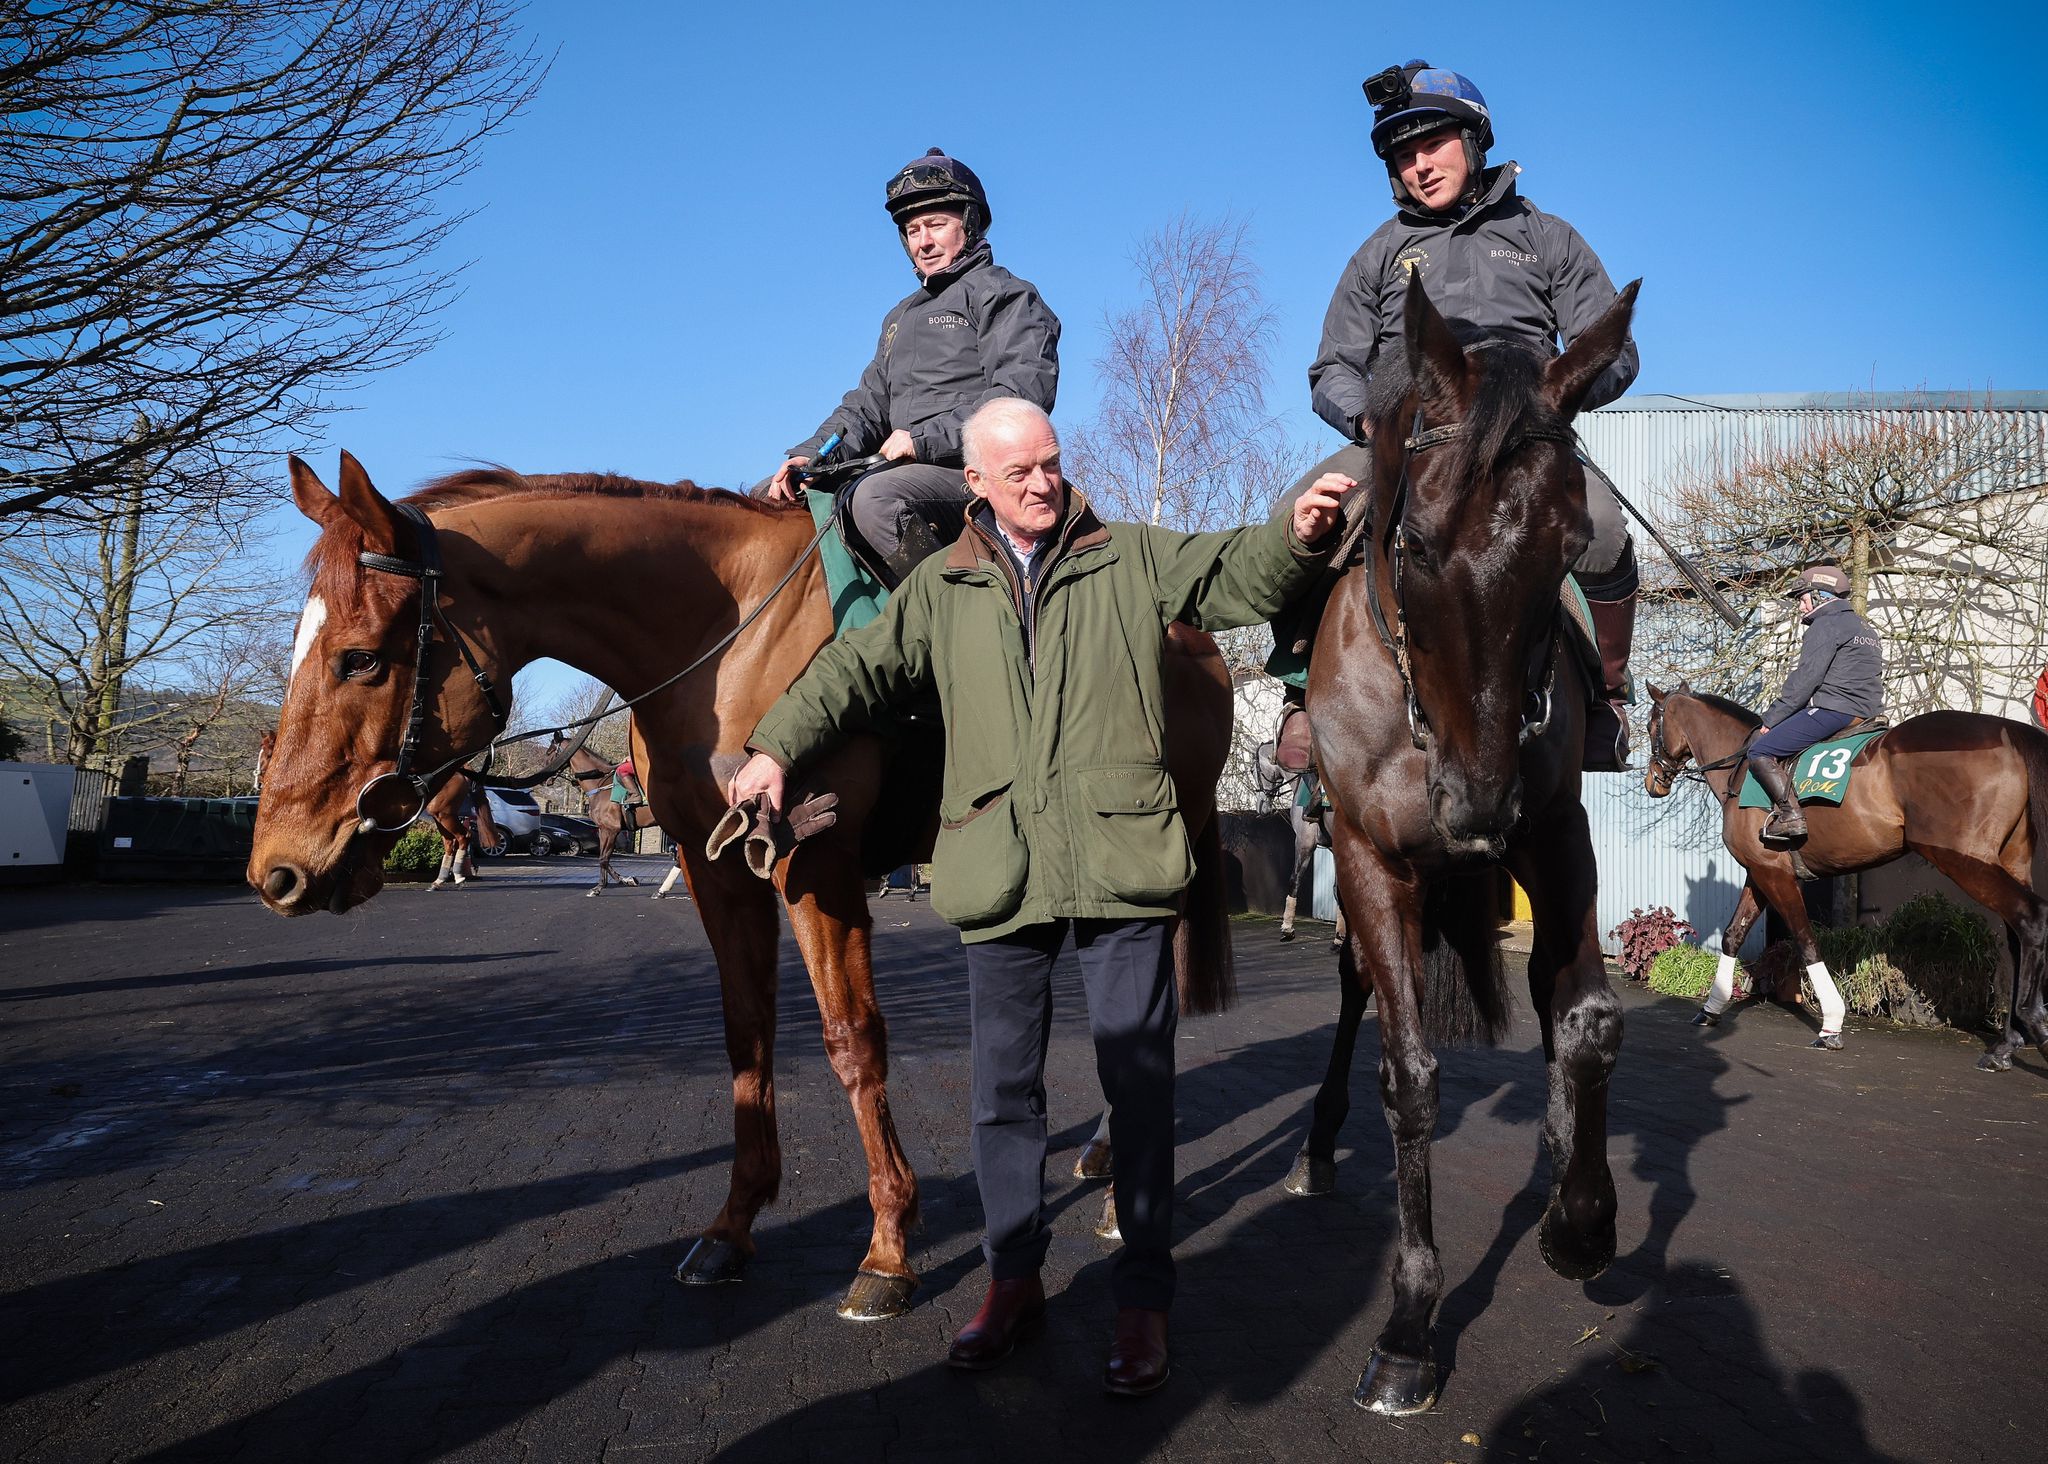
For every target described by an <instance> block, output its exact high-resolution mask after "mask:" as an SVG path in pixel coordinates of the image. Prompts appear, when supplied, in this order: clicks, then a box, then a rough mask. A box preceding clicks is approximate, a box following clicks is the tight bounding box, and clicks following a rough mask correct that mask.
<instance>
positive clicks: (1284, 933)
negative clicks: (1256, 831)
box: [1253, 742, 1346, 951]
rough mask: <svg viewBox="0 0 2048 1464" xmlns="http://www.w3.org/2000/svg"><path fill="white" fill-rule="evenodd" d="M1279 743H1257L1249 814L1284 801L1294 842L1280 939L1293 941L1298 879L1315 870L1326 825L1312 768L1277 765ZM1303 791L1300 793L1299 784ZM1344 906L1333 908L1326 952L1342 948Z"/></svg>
mask: <svg viewBox="0 0 2048 1464" xmlns="http://www.w3.org/2000/svg"><path fill="white" fill-rule="evenodd" d="M1278 750H1279V744H1277V743H1274V742H1261V743H1260V744H1259V747H1258V751H1257V753H1256V754H1255V755H1254V761H1255V763H1256V766H1257V772H1256V774H1255V777H1256V779H1257V782H1258V793H1257V795H1256V798H1255V801H1254V805H1253V811H1254V812H1256V813H1260V814H1269V813H1273V812H1275V811H1276V810H1277V809H1278V808H1279V806H1280V800H1281V799H1282V798H1285V799H1286V800H1287V828H1288V832H1289V834H1290V836H1291V837H1292V838H1293V841H1294V864H1293V866H1292V868H1291V870H1290V872H1289V874H1288V877H1287V903H1286V904H1284V905H1283V906H1281V909H1280V939H1282V940H1293V939H1294V911H1295V906H1296V905H1297V904H1298V903H1299V899H1298V897H1299V895H1300V893H1301V882H1302V879H1303V878H1304V877H1305V876H1306V875H1307V874H1308V872H1309V871H1310V870H1311V869H1312V868H1314V867H1315V860H1316V850H1318V849H1327V848H1329V847H1330V825H1329V822H1328V820H1327V819H1325V818H1324V816H1323V812H1322V809H1321V804H1322V792H1323V788H1322V782H1321V780H1320V779H1319V778H1318V777H1317V776H1316V771H1315V769H1314V768H1312V767H1311V768H1303V769H1302V770H1301V771H1300V772H1298V773H1297V772H1294V771H1292V770H1291V769H1288V768H1285V767H1282V766H1281V765H1280V760H1279V757H1278V756H1277V753H1278ZM1304 783H1305V784H1306V785H1307V792H1306V793H1304V792H1303V791H1302V788H1303V784H1304ZM1345 939H1346V932H1345V929H1344V906H1343V905H1342V904H1341V903H1340V904H1339V905H1338V906H1337V924H1336V929H1334V930H1333V931H1331V933H1330V949H1331V950H1333V951H1341V950H1343V949H1344V941H1345Z"/></svg>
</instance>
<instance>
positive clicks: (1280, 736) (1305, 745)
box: [1273, 686, 1316, 773]
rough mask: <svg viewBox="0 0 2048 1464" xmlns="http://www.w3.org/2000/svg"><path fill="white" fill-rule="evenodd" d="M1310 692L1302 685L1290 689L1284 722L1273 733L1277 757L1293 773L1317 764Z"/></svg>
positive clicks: (1282, 716)
mask: <svg viewBox="0 0 2048 1464" xmlns="http://www.w3.org/2000/svg"><path fill="white" fill-rule="evenodd" d="M1307 697H1308V693H1307V692H1305V691H1302V690H1301V689H1300V688H1299V687H1293V686H1290V687H1288V688H1287V689H1286V693H1285V698H1286V699H1285V700H1284V701H1283V702H1282V703H1281V707H1280V725H1279V727H1278V728H1277V729H1276V730H1275V731H1274V733H1273V761H1274V762H1276V763H1278V764H1280V766H1281V767H1283V768H1285V769H1286V770H1287V771H1288V772H1290V773H1299V772H1303V771H1306V770H1307V769H1308V768H1310V767H1312V766H1314V764H1315V756H1316V754H1315V742H1314V740H1313V735H1312V733H1311V732H1310V730H1309V720H1308V707H1307V706H1306V705H1304V703H1305V702H1306V700H1307Z"/></svg>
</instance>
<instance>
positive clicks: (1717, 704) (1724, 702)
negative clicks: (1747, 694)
mask: <svg viewBox="0 0 2048 1464" xmlns="http://www.w3.org/2000/svg"><path fill="white" fill-rule="evenodd" d="M1685 694H1686V695H1687V696H1689V697H1691V698H1692V699H1693V700H1694V701H1696V702H1698V703H1700V704H1701V705H1702V706H1707V707H1711V708H1713V709H1714V710H1715V711H1717V712H1720V713H1721V714H1722V715H1723V716H1728V717H1733V718H1734V719H1735V720H1736V721H1738V722H1740V723H1741V724H1742V725H1743V726H1745V727H1757V726H1761V725H1762V724H1763V720H1764V719H1763V718H1762V717H1759V716H1758V715H1757V714H1756V713H1755V712H1752V711H1751V710H1750V709H1749V708H1748V707H1746V706H1744V705H1743V704H1742V703H1741V702H1739V701H1732V700H1730V699H1729V698H1727V697H1725V696H1716V695H1714V693H1712V692H1711V691H1690V690H1689V691H1687V692H1686V693H1685Z"/></svg>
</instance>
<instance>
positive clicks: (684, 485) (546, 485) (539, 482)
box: [306, 464, 800, 593]
mask: <svg viewBox="0 0 2048 1464" xmlns="http://www.w3.org/2000/svg"><path fill="white" fill-rule="evenodd" d="M512 497H518V498H526V499H540V498H581V497H597V498H642V499H648V500H651V501H656V502H667V503H704V504H713V505H717V506H719V507H723V508H731V509H736V510H739V511H740V512H743V513H756V514H764V515H771V516H776V517H780V516H783V515H786V514H789V513H793V512H798V511H800V510H798V509H796V508H794V507H792V506H790V505H786V504H777V503H769V502H767V501H766V500H764V499H759V498H750V497H748V496H747V495H746V494H744V493H735V492H733V491H732V490H731V489H728V488H706V487H703V486H702V485H700V484H697V483H693V482H691V481H690V480H689V479H688V478H683V479H681V480H679V481H677V482H674V483H649V482H644V481H642V480H641V479H638V478H627V477H624V476H622V475H620V474H618V473H535V474H527V473H518V472H514V471H513V470H512V469H510V468H506V467H499V466H496V465H495V464H493V465H486V466H480V467H474V468H463V469H461V470H460V471H458V472H453V473H444V474H443V475H442V476H440V477H438V478H433V479H430V480H428V481H427V482H426V483H423V484H421V485H420V487H418V488H417V489H415V490H414V491H413V492H411V493H409V494H407V495H406V496H405V497H404V498H403V499H402V500H400V501H401V502H404V503H410V504H412V505H414V506H415V507H417V508H419V509H420V510H422V511H423V512H426V513H432V512H433V511H434V510H436V509H441V508H459V507H463V506H466V505H468V504H473V503H488V502H491V501H493V500H495V499H500V498H512ZM362 548H363V535H362V530H361V529H359V528H357V527H356V525H355V524H354V523H353V522H351V521H347V520H337V522H336V523H335V524H334V525H333V526H332V527H330V528H329V530H328V531H327V532H326V533H323V534H322V535H321V536H320V537H319V539H318V540H316V541H315V542H314V544H313V548H312V549H311V551H310V552H308V553H307V555H306V570H307V572H308V574H310V575H311V577H312V579H313V587H314V591H315V592H316V593H320V592H321V586H322V584H323V583H324V582H328V581H330V580H331V578H332V577H333V576H335V575H341V574H349V575H353V573H354V571H355V564H356V555H357V554H358V553H359V552H360V551H361V550H362Z"/></svg>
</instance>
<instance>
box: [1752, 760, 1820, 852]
mask: <svg viewBox="0 0 2048 1464" xmlns="http://www.w3.org/2000/svg"><path fill="white" fill-rule="evenodd" d="M1749 771H1750V776H1752V777H1754V778H1755V779H1756V784H1757V786H1758V787H1759V788H1761V789H1763V790H1764V794H1765V796H1767V797H1768V798H1769V799H1770V800H1771V816H1770V817H1769V818H1767V819H1765V820H1764V831H1763V833H1762V834H1761V835H1760V837H1761V839H1762V841H1763V843H1764V844H1765V845H1766V846H1767V847H1769V848H1772V849H1796V848H1798V847H1799V846H1800V845H1801V844H1804V843H1805V842H1806V815H1805V814H1803V813H1801V812H1800V811H1799V800H1798V799H1797V798H1795V797H1793V795H1792V767H1791V764H1790V763H1788V762H1786V761H1784V760H1782V759H1779V758H1775V757H1752V758H1751V759H1750V760H1749Z"/></svg>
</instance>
